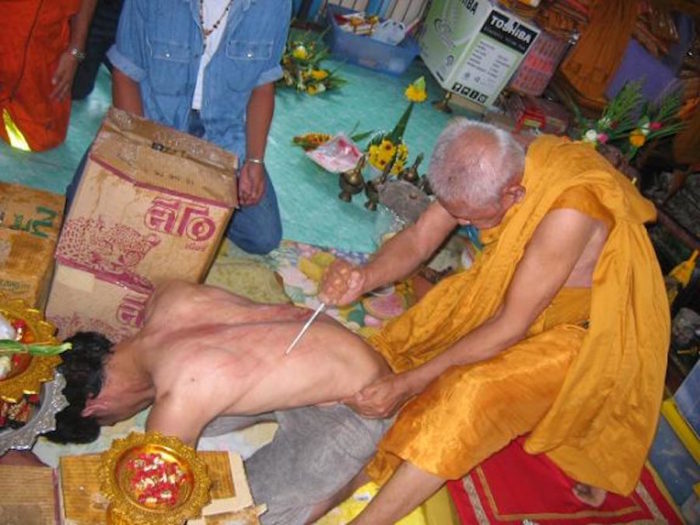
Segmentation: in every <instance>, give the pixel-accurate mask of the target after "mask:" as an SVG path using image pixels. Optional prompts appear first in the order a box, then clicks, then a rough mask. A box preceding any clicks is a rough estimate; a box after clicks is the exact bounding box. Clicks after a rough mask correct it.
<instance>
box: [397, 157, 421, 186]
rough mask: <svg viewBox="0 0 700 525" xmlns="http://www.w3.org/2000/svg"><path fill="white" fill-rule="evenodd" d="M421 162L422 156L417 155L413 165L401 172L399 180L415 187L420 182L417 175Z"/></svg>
mask: <svg viewBox="0 0 700 525" xmlns="http://www.w3.org/2000/svg"><path fill="white" fill-rule="evenodd" d="M421 162H423V154H422V153H419V154H418V156H417V157H416V160H415V161H414V162H413V165H412V166H411V167H410V168H408V169H407V170H405V171H402V172H401V174H400V175H399V179H401V180H405V181H406V182H410V183H411V184H415V185H416V186H417V185H418V183H419V182H420V175H418V166H420V163H421Z"/></svg>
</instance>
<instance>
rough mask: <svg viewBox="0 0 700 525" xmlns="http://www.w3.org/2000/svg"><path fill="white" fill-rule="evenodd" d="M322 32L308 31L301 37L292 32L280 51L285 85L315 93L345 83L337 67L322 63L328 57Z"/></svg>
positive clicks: (304, 91) (283, 84) (283, 83)
mask: <svg viewBox="0 0 700 525" xmlns="http://www.w3.org/2000/svg"><path fill="white" fill-rule="evenodd" d="M322 36H323V33H321V34H319V35H316V36H311V35H310V34H309V33H308V32H307V33H305V34H303V35H302V36H301V37H300V38H294V37H293V36H292V35H291V34H290V37H289V39H288V40H287V44H286V47H285V50H284V53H283V54H282V79H281V80H280V81H279V83H280V84H281V85H282V86H285V87H294V88H296V90H297V91H300V92H302V93H306V94H308V95H316V94H318V93H323V92H325V91H330V90H333V89H337V88H338V87H339V86H341V85H342V84H344V83H345V80H344V79H342V78H340V77H339V76H338V75H337V73H336V70H333V71H331V70H329V69H327V68H324V67H323V66H322V65H321V62H323V60H325V59H326V57H327V56H328V50H327V49H326V47H325V46H324V45H323V44H322V43H321V42H320V39H321V38H322Z"/></svg>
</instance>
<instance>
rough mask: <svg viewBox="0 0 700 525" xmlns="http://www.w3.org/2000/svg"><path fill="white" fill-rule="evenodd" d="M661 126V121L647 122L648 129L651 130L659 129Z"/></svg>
mask: <svg viewBox="0 0 700 525" xmlns="http://www.w3.org/2000/svg"><path fill="white" fill-rule="evenodd" d="M663 127H664V125H663V124H662V123H661V122H651V123H650V124H649V129H650V130H652V131H657V130H660V129H661V128H663Z"/></svg>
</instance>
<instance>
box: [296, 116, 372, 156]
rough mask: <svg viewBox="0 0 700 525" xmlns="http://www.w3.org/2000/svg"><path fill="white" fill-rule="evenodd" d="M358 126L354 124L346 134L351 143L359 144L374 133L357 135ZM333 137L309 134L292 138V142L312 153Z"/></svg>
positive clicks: (323, 134)
mask: <svg viewBox="0 0 700 525" xmlns="http://www.w3.org/2000/svg"><path fill="white" fill-rule="evenodd" d="M358 125H359V122H358V124H355V127H354V128H353V130H352V131H351V132H350V133H349V134H348V137H349V138H350V140H352V141H353V142H360V141H361V140H364V139H366V138H367V137H369V136H370V135H371V134H372V133H374V132H373V131H362V132H359V133H357V132H356V130H357V127H358ZM333 137H334V135H331V134H329V133H318V132H310V133H304V134H303V135H296V136H294V138H292V142H293V143H294V144H296V145H297V146H300V147H301V148H302V149H303V150H304V151H313V150H315V149H316V148H318V147H319V146H322V145H323V144H325V143H326V142H328V141H329V140H331V139H332V138H333Z"/></svg>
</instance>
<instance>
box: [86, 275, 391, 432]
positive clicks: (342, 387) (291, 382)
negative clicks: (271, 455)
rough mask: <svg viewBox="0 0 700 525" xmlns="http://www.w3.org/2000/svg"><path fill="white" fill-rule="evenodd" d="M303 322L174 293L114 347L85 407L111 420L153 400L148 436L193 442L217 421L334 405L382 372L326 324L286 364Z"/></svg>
mask: <svg viewBox="0 0 700 525" xmlns="http://www.w3.org/2000/svg"><path fill="white" fill-rule="evenodd" d="M308 315H309V313H308V310H305V309H302V308H297V307H294V306H291V305H258V304H255V303H252V302H250V301H247V300H245V299H242V298H240V297H236V296H233V295H231V294H230V293H227V292H225V291H223V290H220V289H217V288H212V287H206V286H195V285H189V284H186V283H180V282H176V283H171V284H169V285H167V286H165V287H164V288H162V289H160V290H158V292H157V293H156V294H155V296H154V297H153V299H152V301H151V303H150V305H149V308H148V311H147V314H146V323H145V326H144V328H143V329H142V331H141V332H140V333H139V334H138V335H137V336H135V337H134V338H132V339H130V340H128V341H125V342H123V343H120V344H119V345H117V346H116V347H115V352H114V355H113V356H112V357H110V359H109V360H108V362H107V365H106V382H105V385H104V386H103V389H102V391H101V392H100V395H99V396H98V397H97V398H96V400H95V402H94V403H92V404H95V405H98V404H99V403H100V401H103V402H105V405H106V408H107V410H109V409H110V405H111V408H112V413H114V412H115V409H116V405H118V404H126V405H129V406H133V407H136V406H138V407H139V408H142V406H141V403H140V401H141V399H142V398H144V399H145V398H146V397H151V400H152V401H153V408H152V410H151V414H150V415H149V420H148V424H147V427H148V429H149V430H159V431H161V432H166V433H169V434H174V435H177V436H179V437H181V438H182V439H184V440H186V441H190V442H193V441H195V440H196V438H197V436H198V434H199V432H200V431H201V429H202V428H203V427H204V426H205V425H206V424H207V423H208V422H209V421H211V420H212V419H214V418H215V417H217V416H219V415H233V414H235V415H246V414H258V413H262V412H267V411H271V410H278V409H285V408H291V407H298V406H306V405H313V404H320V403H327V402H334V401H338V400H340V399H342V398H345V397H348V396H351V395H352V394H354V393H356V392H357V391H359V390H360V389H361V388H362V387H364V386H366V385H367V384H369V383H370V382H372V381H373V380H375V379H377V378H378V377H380V376H381V375H382V374H385V373H387V372H388V367H387V365H386V364H385V362H384V360H383V359H382V357H381V356H380V355H379V354H377V353H375V352H374V350H372V349H371V348H370V347H369V346H368V345H367V344H366V343H365V342H363V341H362V340H361V339H360V338H359V337H358V336H357V335H355V334H353V333H352V332H350V331H349V330H347V329H345V328H343V327H342V326H341V325H339V324H337V323H336V322H335V321H333V320H332V319H330V318H328V317H325V318H319V319H318V320H317V321H316V322H315V323H314V325H313V326H312V327H311V329H310V330H309V331H308V332H307V333H306V334H305V336H304V337H303V339H302V340H301V341H300V342H299V344H298V345H297V347H296V348H295V349H294V351H293V352H292V353H291V354H289V355H288V356H285V355H284V351H285V349H286V348H287V346H288V345H289V343H290V342H291V341H292V340H293V339H294V337H295V335H296V334H297V333H298V332H299V329H300V328H301V327H302V326H303V324H304V322H305V321H306V319H308ZM137 370H138V371H140V372H142V373H143V375H142V379H140V380H139V379H138V377H139V374H138V373H137ZM126 381H131V384H130V385H129V388H128V392H142V394H141V395H140V396H138V395H137V398H134V399H133V400H129V399H125V397H124V396H128V395H129V393H128V392H125V390H127V389H126V388H124V386H123V385H124V384H125V382H126ZM133 381H137V382H138V381H140V382H141V383H142V387H141V388H139V387H138V385H135V384H134V383H133ZM148 381H150V383H151V384H150V389H149V388H148V387H147V386H146V383H147V382H148ZM153 398H155V399H153ZM90 404H91V403H90V402H89V403H88V406H90ZM146 404H147V403H146ZM116 412H120V411H119V410H116ZM95 415H97V417H98V418H100V419H101V420H102V421H104V422H111V420H110V418H109V417H104V414H102V415H101V414H100V413H99V412H97V413H95ZM115 415H117V414H115ZM124 415H125V414H123V413H119V414H118V418H117V419H121V418H123V417H124Z"/></svg>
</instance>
